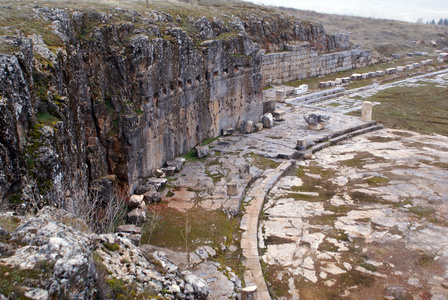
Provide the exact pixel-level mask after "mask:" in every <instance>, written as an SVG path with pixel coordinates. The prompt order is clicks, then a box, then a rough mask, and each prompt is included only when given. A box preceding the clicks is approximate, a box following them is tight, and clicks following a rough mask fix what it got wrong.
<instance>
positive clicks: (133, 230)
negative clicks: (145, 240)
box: [115, 224, 142, 234]
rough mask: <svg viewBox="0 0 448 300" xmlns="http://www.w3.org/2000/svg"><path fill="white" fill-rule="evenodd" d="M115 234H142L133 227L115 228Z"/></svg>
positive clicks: (139, 229)
mask: <svg viewBox="0 0 448 300" xmlns="http://www.w3.org/2000/svg"><path fill="white" fill-rule="evenodd" d="M115 232H124V233H132V234H142V228H141V227H138V226H135V225H129V224H127V225H120V226H118V227H117V228H115Z"/></svg>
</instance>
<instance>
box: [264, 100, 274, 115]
mask: <svg viewBox="0 0 448 300" xmlns="http://www.w3.org/2000/svg"><path fill="white" fill-rule="evenodd" d="M274 110H275V101H274V100H267V101H264V102H263V114H267V113H271V112H273V111H274Z"/></svg>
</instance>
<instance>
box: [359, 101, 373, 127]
mask: <svg viewBox="0 0 448 300" xmlns="http://www.w3.org/2000/svg"><path fill="white" fill-rule="evenodd" d="M361 121H364V122H370V121H372V102H370V101H364V102H363V103H362V111H361Z"/></svg>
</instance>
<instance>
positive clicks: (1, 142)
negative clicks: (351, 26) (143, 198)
mask: <svg viewBox="0 0 448 300" xmlns="http://www.w3.org/2000/svg"><path fill="white" fill-rule="evenodd" d="M34 13H35V15H34V16H33V17H34V18H35V19H36V20H44V21H48V22H50V23H51V22H52V23H51V28H52V31H53V32H54V34H55V35H57V37H56V36H55V37H54V38H57V39H58V40H59V41H58V42H56V43H55V44H54V45H49V44H48V42H47V44H46V42H45V41H44V40H45V39H42V37H41V36H39V35H32V36H24V35H22V36H20V37H11V36H4V37H0V38H1V42H2V44H3V45H5V46H4V47H3V48H1V49H2V52H4V54H1V53H0V79H1V80H0V124H1V126H0V166H1V168H0V197H1V198H2V199H3V198H7V199H8V200H9V203H12V204H14V205H15V206H16V208H19V207H21V208H23V209H27V208H29V207H28V206H29V205H32V206H37V207H41V206H43V205H44V204H46V203H47V202H48V201H51V199H56V198H60V196H61V195H65V196H66V197H72V196H74V195H77V194H78V193H79V192H82V193H86V192H87V191H88V189H89V188H90V190H92V188H93V189H96V190H97V192H99V193H100V194H104V193H105V194H107V193H110V192H111V190H114V189H122V190H124V191H125V192H127V193H129V192H132V191H133V190H134V189H135V187H136V186H137V184H138V181H139V180H140V179H142V178H145V177H149V176H151V175H152V174H153V172H154V171H155V170H156V169H157V168H160V167H162V166H163V165H164V164H165V163H166V162H167V161H169V160H172V159H174V158H175V157H178V156H180V155H183V154H185V153H186V152H188V151H189V150H191V149H192V148H193V147H194V146H195V145H197V144H199V143H201V142H203V141H204V140H206V139H209V138H213V137H216V136H218V135H220V134H221V130H222V129H223V128H226V127H233V128H238V127H240V126H241V125H242V124H244V123H245V122H246V121H253V122H258V121H259V118H260V116H261V115H262V113H263V107H262V94H261V91H262V87H263V83H262V80H263V78H262V71H261V70H262V64H263V52H262V51H260V50H261V49H264V50H269V51H276V50H282V49H283V48H284V47H285V45H286V44H287V43H296V42H298V43H301V42H307V43H309V45H310V46H312V47H315V49H317V51H323V52H328V51H338V50H346V49H348V48H349V46H348V39H347V37H346V36H329V35H327V34H326V33H325V31H324V30H323V28H322V26H321V25H318V24H313V23H302V22H301V21H298V20H293V19H286V18H283V17H279V18H273V17H267V18H262V17H256V16H253V15H248V16H244V17H243V16H240V17H232V19H231V20H228V21H227V22H223V21H220V20H219V19H218V18H214V19H213V21H210V20H208V19H207V18H205V17H204V18H201V19H199V20H197V21H194V22H193V23H192V24H191V26H192V28H195V31H194V33H191V32H190V33H187V31H185V30H186V29H185V27H183V28H180V27H178V26H176V25H178V24H176V23H175V22H174V21H173V18H171V17H169V15H167V14H163V13H160V12H152V13H151V14H148V13H147V17H144V16H142V15H139V14H138V13H133V14H132V22H127V21H125V20H120V19H117V18H112V17H111V16H112V15H111V14H110V15H107V14H104V13H80V12H70V14H68V13H66V12H65V11H64V10H59V9H49V8H36V9H34ZM160 22H162V23H164V24H165V25H164V27H160V26H161V25H160V24H161V23H160ZM179 24H180V23H179ZM187 27H188V26H187ZM4 49H7V50H8V51H3V50H4ZM100 196H101V195H100ZM103 197H105V198H106V197H108V196H106V195H103Z"/></svg>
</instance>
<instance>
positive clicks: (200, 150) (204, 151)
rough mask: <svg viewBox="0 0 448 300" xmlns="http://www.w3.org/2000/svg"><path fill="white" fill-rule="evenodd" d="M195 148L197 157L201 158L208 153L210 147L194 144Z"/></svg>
mask: <svg viewBox="0 0 448 300" xmlns="http://www.w3.org/2000/svg"><path fill="white" fill-rule="evenodd" d="M195 149H196V155H197V157H198V158H203V157H206V156H207V155H209V154H210V148H209V147H208V146H196V147H195Z"/></svg>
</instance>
